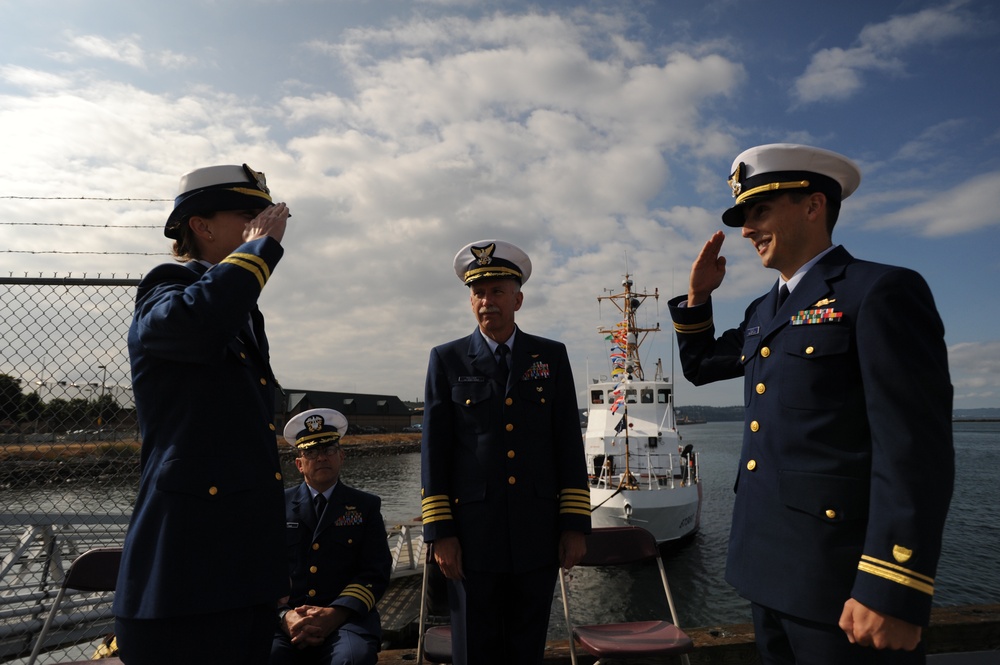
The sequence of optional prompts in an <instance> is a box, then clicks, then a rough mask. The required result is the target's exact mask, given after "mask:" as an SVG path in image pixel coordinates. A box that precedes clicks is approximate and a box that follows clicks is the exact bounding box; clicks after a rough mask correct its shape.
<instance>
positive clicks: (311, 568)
mask: <svg viewBox="0 0 1000 665" xmlns="http://www.w3.org/2000/svg"><path fill="white" fill-rule="evenodd" d="M317 570H319V568H317V567H316V566H309V572H310V573H315V572H316V571H317Z"/></svg>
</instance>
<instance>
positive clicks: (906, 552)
mask: <svg viewBox="0 0 1000 665" xmlns="http://www.w3.org/2000/svg"><path fill="white" fill-rule="evenodd" d="M911 556H913V550H911V549H907V548H906V547H903V546H902V545H893V546H892V558H893V559H895V560H896V561H898V562H899V563H906V562H907V561H909V560H910V557H911Z"/></svg>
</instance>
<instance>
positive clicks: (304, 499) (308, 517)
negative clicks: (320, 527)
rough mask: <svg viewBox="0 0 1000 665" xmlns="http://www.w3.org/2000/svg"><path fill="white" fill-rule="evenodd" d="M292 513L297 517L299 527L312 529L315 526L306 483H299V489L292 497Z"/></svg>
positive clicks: (310, 494)
mask: <svg viewBox="0 0 1000 665" xmlns="http://www.w3.org/2000/svg"><path fill="white" fill-rule="evenodd" d="M292 513H293V514H294V515H295V516H296V517H297V521H298V523H299V524H300V525H301V527H300V528H303V529H309V530H310V531H312V530H313V529H315V528H316V518H315V517H313V507H312V493H311V492H310V491H309V487H308V485H306V484H305V483H302V484H301V485H299V491H298V493H296V495H295V497H294V498H293V499H292Z"/></svg>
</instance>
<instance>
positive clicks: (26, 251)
mask: <svg viewBox="0 0 1000 665" xmlns="http://www.w3.org/2000/svg"><path fill="white" fill-rule="evenodd" d="M0 254H99V255H101V256H112V255H114V256H119V255H122V256H172V255H171V253H170V252H84V251H76V252H62V251H59V250H56V249H50V250H31V249H0Z"/></svg>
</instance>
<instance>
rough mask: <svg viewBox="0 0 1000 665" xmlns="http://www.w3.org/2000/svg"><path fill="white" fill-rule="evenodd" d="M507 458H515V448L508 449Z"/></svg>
mask: <svg viewBox="0 0 1000 665" xmlns="http://www.w3.org/2000/svg"><path fill="white" fill-rule="evenodd" d="M507 459H514V451H513V450H508V451H507Z"/></svg>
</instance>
